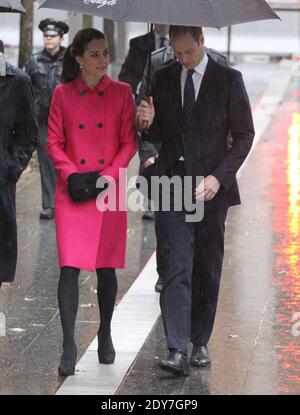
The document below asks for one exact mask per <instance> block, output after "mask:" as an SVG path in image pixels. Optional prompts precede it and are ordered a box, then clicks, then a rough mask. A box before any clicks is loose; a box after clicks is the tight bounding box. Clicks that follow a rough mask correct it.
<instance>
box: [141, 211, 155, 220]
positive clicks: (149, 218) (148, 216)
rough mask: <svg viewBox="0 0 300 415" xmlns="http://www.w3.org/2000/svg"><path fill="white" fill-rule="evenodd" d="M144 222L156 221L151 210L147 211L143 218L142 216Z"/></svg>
mask: <svg viewBox="0 0 300 415" xmlns="http://www.w3.org/2000/svg"><path fill="white" fill-rule="evenodd" d="M142 219H143V220H154V212H152V211H151V210H147V211H146V212H145V213H144V214H143V216H142Z"/></svg>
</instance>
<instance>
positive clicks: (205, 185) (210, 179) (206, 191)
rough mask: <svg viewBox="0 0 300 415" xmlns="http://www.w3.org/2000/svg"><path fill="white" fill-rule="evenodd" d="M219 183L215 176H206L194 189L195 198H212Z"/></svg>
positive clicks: (218, 187) (217, 189)
mask: <svg viewBox="0 0 300 415" xmlns="http://www.w3.org/2000/svg"><path fill="white" fill-rule="evenodd" d="M220 187H221V184H220V182H219V180H218V179H217V178H216V177H215V176H207V177H205V179H204V180H203V182H201V183H200V184H199V186H198V187H197V189H196V190H195V196H196V199H197V200H204V201H205V202H207V201H208V200H212V199H213V198H214V197H215V196H216V194H217V193H218V191H219V189H220Z"/></svg>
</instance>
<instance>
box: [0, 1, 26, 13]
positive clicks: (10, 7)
mask: <svg viewBox="0 0 300 415" xmlns="http://www.w3.org/2000/svg"><path fill="white" fill-rule="evenodd" d="M0 13H26V10H25V9H24V7H23V6H22V4H21V2H20V1H18V0H0Z"/></svg>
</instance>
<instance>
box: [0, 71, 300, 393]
mask: <svg viewBox="0 0 300 415" xmlns="http://www.w3.org/2000/svg"><path fill="white" fill-rule="evenodd" d="M237 68H238V69H240V70H241V71H242V72H243V73H244V78H245V83H246V86H247V88H248V91H249V95H250V98H251V103H252V106H253V109H255V108H256V106H257V104H258V103H259V100H260V98H261V97H262V95H263V93H264V90H265V89H266V88H267V86H268V85H269V82H270V80H271V78H272V73H273V71H274V70H275V69H276V64H273V63H272V64H242V65H238V66H237ZM299 97H300V78H293V79H292V81H291V83H290V84H289V87H288V89H287V91H286V94H285V97H284V99H283V100H282V103H281V105H280V106H279V107H278V109H277V112H276V114H275V115H274V118H273V121H272V123H271V125H270V126H269V128H268V129H267V130H266V131H265V133H264V135H263V137H262V139H261V141H260V142H259V143H258V144H257V147H256V149H255V151H254V152H253V153H252V155H251V157H250V159H249V160H248V163H247V166H246V168H245V169H244V170H243V174H242V177H241V179H240V188H241V196H242V201H243V204H242V206H240V207H235V208H232V209H231V210H230V213H229V216H228V220H227V228H226V244H225V259H224V268H223V275H222V284H221V292H220V300H219V306H218V313H217V319H216V324H215V328H214V332H213V336H212V338H211V341H210V344H209V349H210V353H211V357H212V366H211V368H210V369H193V370H192V372H191V376H190V377H189V378H183V379H180V378H175V377H173V376H166V375H165V373H164V372H161V371H160V370H159V369H158V367H157V362H158V356H163V355H164V354H165V340H164V336H163V330H162V324H161V320H160V319H159V320H158V322H157V324H156V325H155V326H154V327H153V330H152V332H151V334H150V335H149V337H148V339H147V341H146V342H145V344H144V346H143V348H142V349H141V351H140V354H139V356H138V358H137V360H136V362H135V363H134V365H133V366H132V367H131V368H130V371H129V372H128V374H127V376H126V377H125V379H124V380H123V383H122V384H121V385H120V387H119V389H118V391H117V394H124V395H132V394H133V395H139V394H158V395H159V394H169V395H185V394H196V395H208V394H286V393H288V394H299V393H300V338H299V337H298V335H299V334H300V324H299V325H297V323H298V322H299V321H300V300H299V296H300V282H299V281H300V273H299V268H300V250H299V240H300V238H299V236H300V235H299V232H300V200H299V190H300V174H299V173H300V172H299V169H300V166H299V156H300V100H299ZM137 169H138V160H137V159H136V158H135V160H134V162H133V163H132V164H131V167H130V173H131V174H136V172H137ZM40 199H41V195H40V183H39V174H38V171H37V169H36V166H35V165H34V164H33V166H32V168H31V169H29V170H28V171H27V172H26V173H25V174H24V175H23V177H22V179H21V181H20V183H19V185H18V192H17V205H18V237H19V260H18V269H17V276H16V280H15V282H14V283H13V284H11V285H8V284H4V285H3V289H1V291H0V312H2V313H4V314H5V316H6V326H7V327H6V336H3V337H0V394H1V395H4V394H54V393H55V392H56V390H57V388H58V387H59V386H60V385H61V383H62V380H61V379H59V378H58V375H57V364H58V361H59V358H60V353H61V346H60V344H61V339H62V336H61V328H60V321H59V316H58V308H57V299H56V287H57V282H58V273H59V269H58V265H57V253H56V241H55V229H54V223H53V222H45V223H43V222H40V221H39V219H38V215H39V210H40ZM141 216H142V214H141V213H129V230H128V254H127V268H126V269H125V270H121V271H118V281H119V294H118V302H119V301H120V299H121V298H122V297H123V296H124V295H126V292H127V291H128V289H129V287H130V286H131V284H132V283H133V282H134V280H135V279H136V277H137V276H138V274H139V273H140V271H141V269H142V268H143V266H144V265H145V263H146V261H147V259H148V258H149V257H150V255H151V254H152V252H153V250H154V249H155V235H154V229H153V223H152V222H151V221H142V220H141ZM95 288H96V278H95V275H94V274H92V273H88V272H82V273H81V276H80V307H79V313H78V318H77V327H76V338H77V343H78V348H79V356H80V355H82V354H83V353H84V351H85V350H86V349H87V347H88V345H89V344H90V343H91V341H92V340H93V338H94V337H95V335H96V332H97V329H98V318H99V316H98V308H97V302H96V294H95ZM296 313H299V314H296ZM96 364H97V363H96Z"/></svg>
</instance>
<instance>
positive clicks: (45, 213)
mask: <svg viewBox="0 0 300 415" xmlns="http://www.w3.org/2000/svg"><path fill="white" fill-rule="evenodd" d="M53 218H54V209H52V208H47V209H43V210H42V211H41V213H40V219H43V220H50V219H53Z"/></svg>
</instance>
